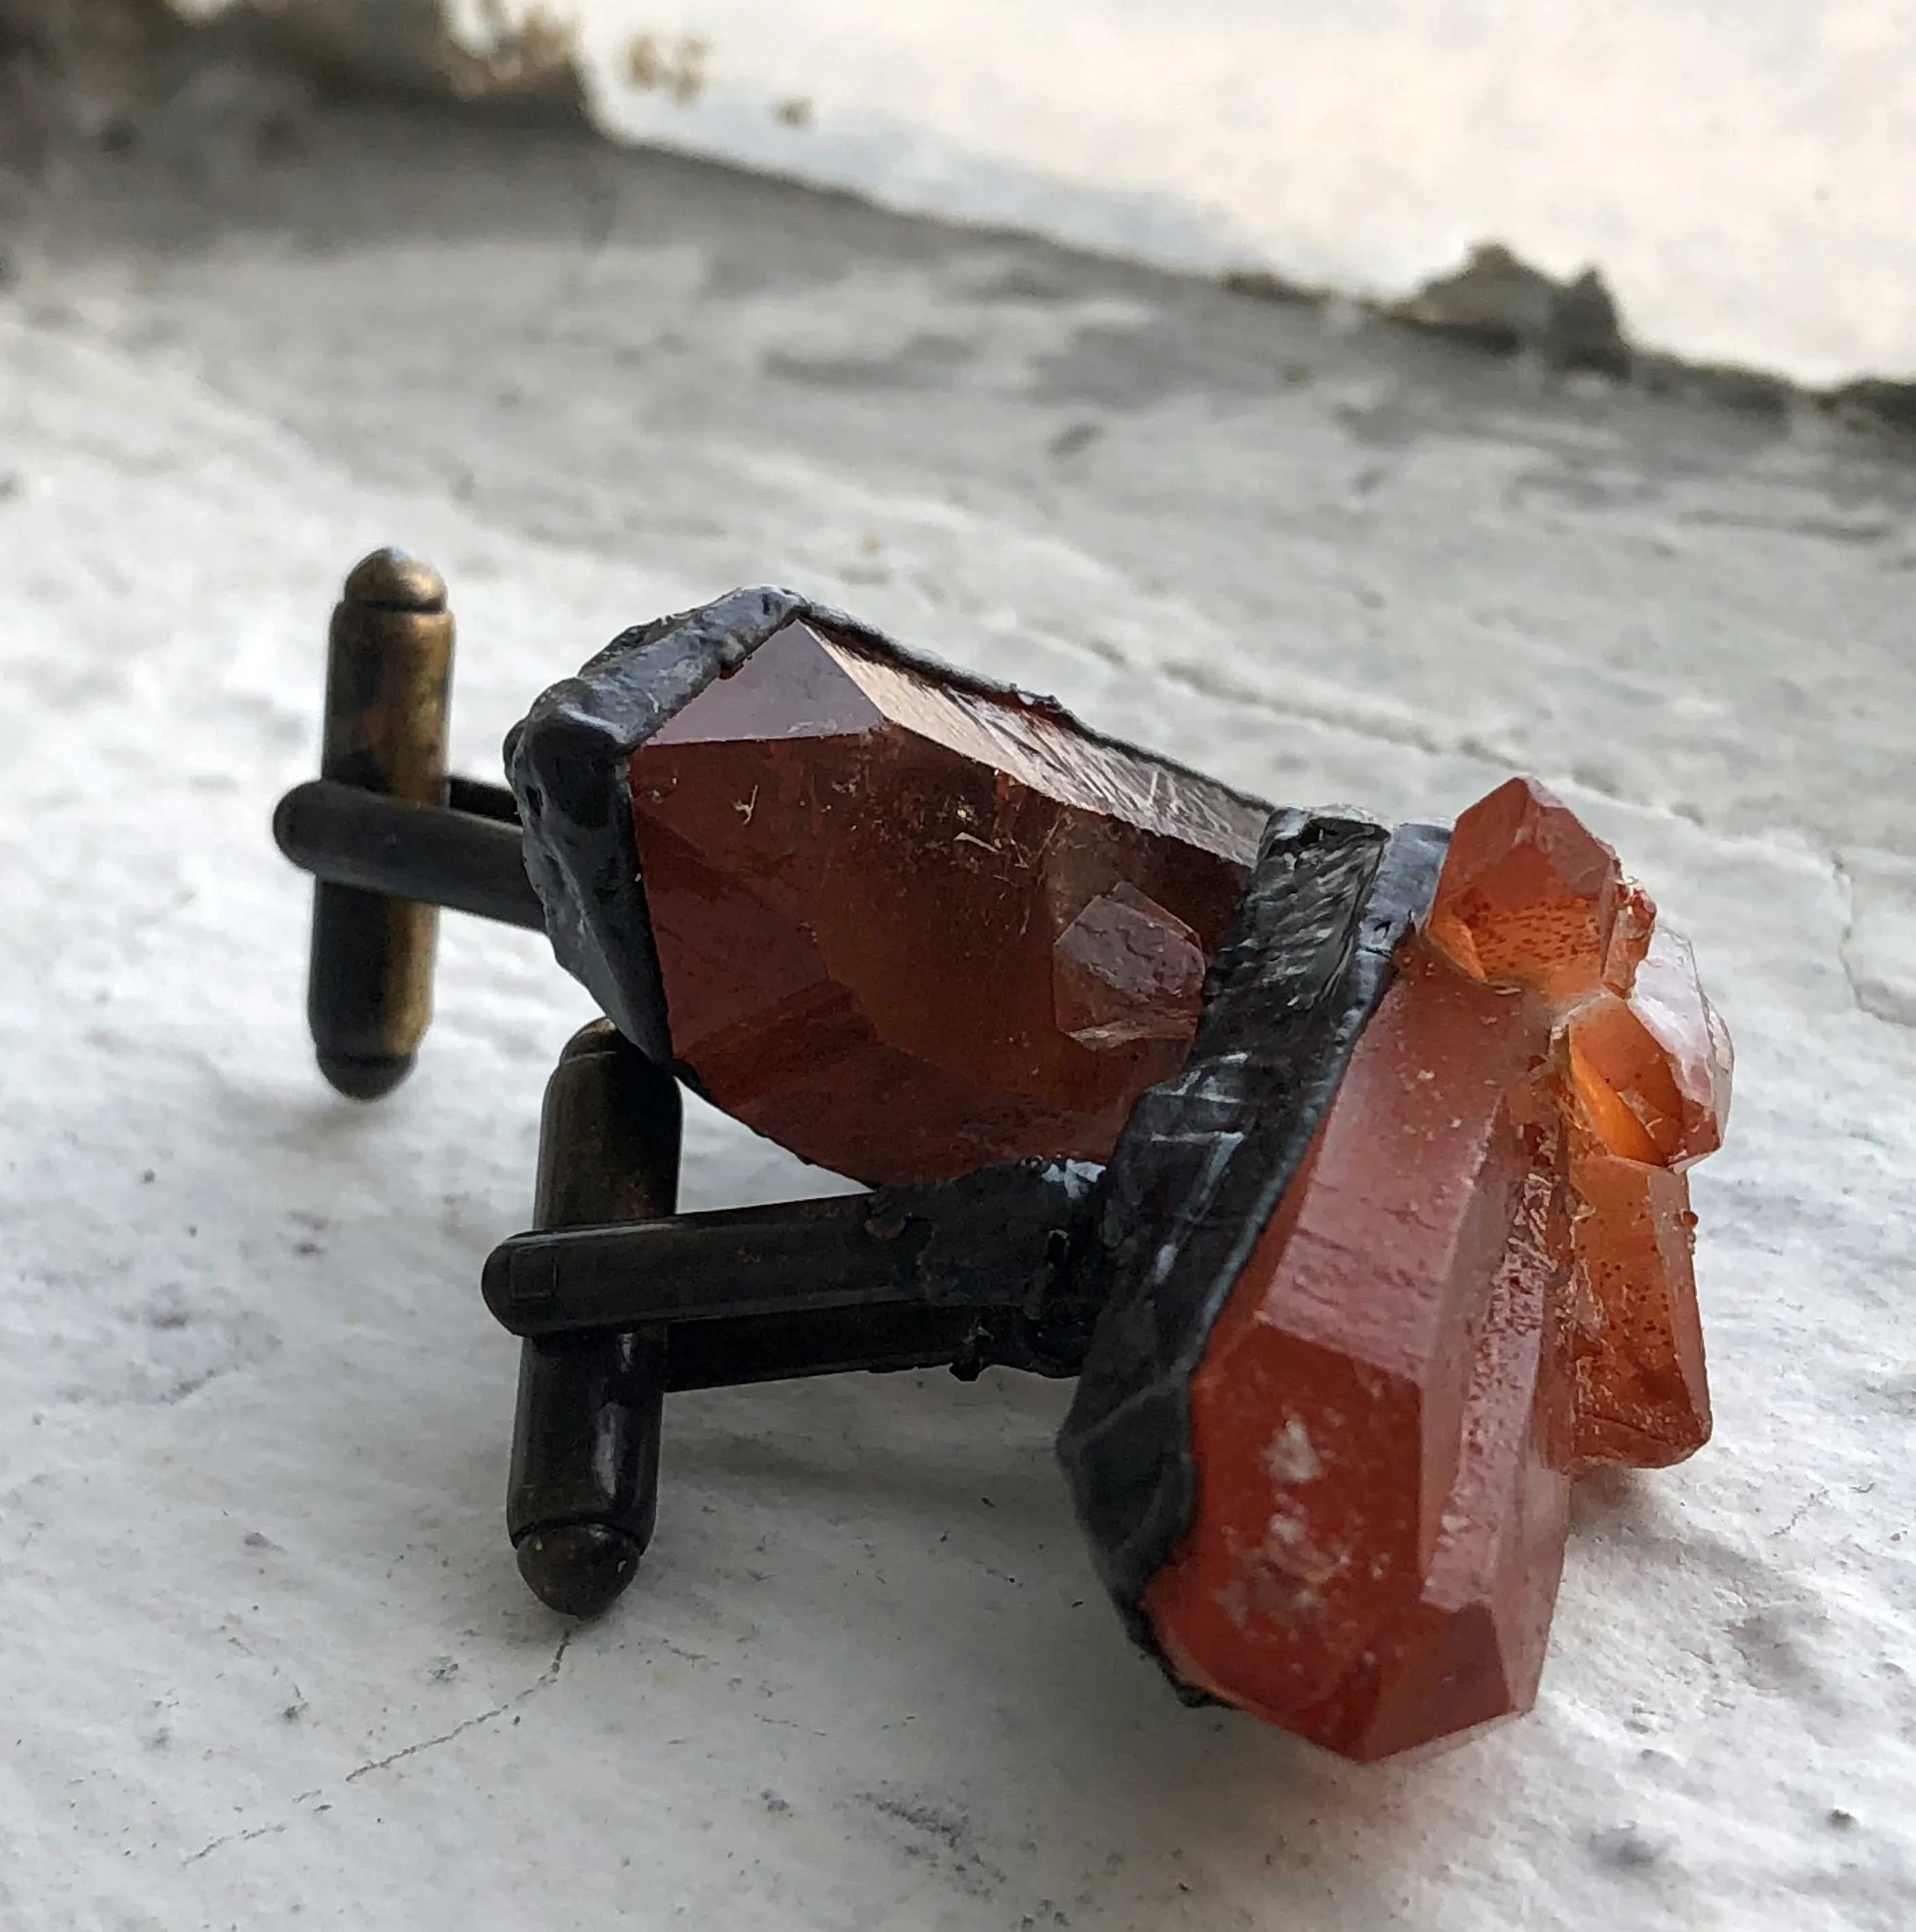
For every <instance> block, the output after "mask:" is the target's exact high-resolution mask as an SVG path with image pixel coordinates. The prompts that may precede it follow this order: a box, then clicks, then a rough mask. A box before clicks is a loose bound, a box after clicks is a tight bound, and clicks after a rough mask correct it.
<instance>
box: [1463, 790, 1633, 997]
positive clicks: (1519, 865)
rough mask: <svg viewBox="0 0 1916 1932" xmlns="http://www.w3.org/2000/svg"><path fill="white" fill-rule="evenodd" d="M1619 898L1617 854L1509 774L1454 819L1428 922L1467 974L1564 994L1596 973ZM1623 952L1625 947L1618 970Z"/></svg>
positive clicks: (1549, 798)
mask: <svg viewBox="0 0 1916 1932" xmlns="http://www.w3.org/2000/svg"><path fill="white" fill-rule="evenodd" d="M1625 897H1626V895H1625V891H1624V886H1623V874H1622V872H1621V871H1620V869H1619V868H1618V866H1617V855H1616V853H1614V852H1613V851H1612V850H1611V848H1610V847H1608V845H1606V844H1605V843H1604V842H1603V841H1602V839H1600V838H1598V837H1597V836H1596V834H1595V833H1594V832H1590V831H1589V830H1588V829H1586V828H1585V826H1584V824H1583V823H1582V822H1581V820H1578V818H1577V817H1575V814H1572V811H1570V809H1569V807H1568V806H1567V805H1564V804H1563V802H1561V801H1560V799H1557V798H1556V797H1555V796H1554V795H1553V794H1552V793H1550V792H1548V791H1546V790H1545V789H1544V787H1542V785H1540V784H1538V783H1537V782H1536V780H1535V779H1534V778H1512V779H1511V780H1510V781H1509V783H1508V784H1502V785H1500V786H1498V787H1497V790H1495V791H1494V792H1492V793H1490V794H1489V795H1488V796H1487V797H1485V798H1482V799H1479V800H1478V802H1476V804H1475V805H1472V806H1471V807H1470V809H1469V810H1468V811H1466V812H1465V813H1464V815H1463V816H1462V817H1461V818H1459V819H1458V821H1457V829H1456V830H1455V832H1453V833H1452V835H1451V841H1450V850H1449V855H1448V856H1447V857H1446V860H1445V862H1444V868H1443V877H1442V879H1441V880H1440V881H1439V883H1438V886H1437V898H1436V901H1435V902H1434V904H1433V905H1432V906H1431V913H1430V919H1429V922H1428V932H1429V935H1430V937H1431V940H1432V941H1433V942H1434V944H1436V945H1437V947H1440V949H1441V950H1443V953H1445V954H1446V956H1448V957H1449V959H1451V961H1452V962H1453V963H1454V964H1455V965H1457V966H1458V968H1461V970H1462V971H1464V972H1466V973H1467V974H1470V976H1471V977H1472V978H1473V979H1477V980H1488V981H1489V982H1491V983H1493V984H1499V985H1510V986H1527V987H1530V988H1531V989H1533V990H1535V991H1536V992H1542V993H1545V994H1547V995H1549V996H1550V997H1551V998H1553V999H1557V1000H1562V999H1565V998H1570V997H1573V996H1574V995H1577V994H1580V993H1584V992H1589V991H1590V989H1592V988H1593V987H1595V986H1597V985H1598V984H1599V983H1600V982H1601V980H1602V977H1603V973H1604V968H1605V959H1606V956H1608V954H1609V953H1610V950H1611V942H1612V940H1613V938H1614V932H1615V926H1616V923H1617V910H1618V907H1619V906H1620V904H1622V903H1623V902H1624V901H1625ZM1630 904H1631V905H1632V910H1633V911H1634V910H1635V901H1634V900H1632V901H1630ZM1644 904H1647V901H1644ZM1627 959H1628V949H1627V946H1626V949H1625V950H1624V951H1623V953H1622V954H1621V956H1620V957H1619V959H1618V960H1617V970H1619V971H1623V970H1624V969H1625V967H1626V962H1627Z"/></svg>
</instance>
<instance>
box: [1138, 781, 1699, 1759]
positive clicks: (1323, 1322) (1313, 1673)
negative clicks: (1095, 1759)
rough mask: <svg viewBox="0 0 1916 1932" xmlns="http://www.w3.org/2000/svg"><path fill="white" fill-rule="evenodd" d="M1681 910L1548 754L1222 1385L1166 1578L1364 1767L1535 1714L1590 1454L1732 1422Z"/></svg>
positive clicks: (1261, 1271) (1475, 818) (1400, 987)
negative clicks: (1692, 1198) (1722, 1369)
mask: <svg viewBox="0 0 1916 1932" xmlns="http://www.w3.org/2000/svg"><path fill="white" fill-rule="evenodd" d="M1655 916H1656V915H1655V909H1654V907H1653V906H1652V905H1651V904H1650V901H1648V899H1647V898H1645V897H1644V895H1643V894H1642V893H1641V891H1640V890H1639V889H1637V888H1636V887H1635V886H1632V885H1631V884H1630V883H1629V882H1627V881H1626V880H1624V879H1623V876H1622V874H1621V872H1620V869H1619V868H1618V866H1617V860H1616V856H1615V854H1614V853H1613V852H1611V850H1610V848H1609V847H1608V846H1607V845H1605V844H1603V843H1602V841H1599V839H1597V838H1596V837H1595V836H1594V835H1592V834H1591V833H1590V832H1589V831H1587V829H1585V828H1584V826H1582V825H1581V824H1580V823H1578V820H1576V819H1575V817H1573V816H1572V814H1571V813H1570V812H1569V811H1568V810H1567V809H1566V808H1565V807H1564V806H1563V805H1562V804H1560V802H1558V801H1557V799H1554V798H1553V797H1552V796H1551V795H1550V794H1549V793H1548V792H1546V791H1545V790H1542V787H1539V786H1538V785H1536V784H1533V783H1532V782H1530V781H1528V780H1525V779H1515V780H1512V781H1511V782H1510V783H1509V784H1506V785H1504V786H1503V787H1500V789H1499V790H1497V791H1495V792H1494V793H1491V795H1490V796H1488V798H1486V799H1483V800H1482V801H1481V802H1479V804H1477V805H1475V806H1473V808H1471V809H1470V811H1467V812H1466V813H1465V814H1464V816H1463V817H1462V818H1461V820H1459V822H1458V826H1457V827H1456V830H1455V834H1454V835H1453V837H1452V841H1451V844H1450V847H1449V853H1448V855H1447V856H1446V861H1445V863H1444V866H1443V872H1442V874H1441V876H1440V880H1439V882H1438V886H1437V894H1436V897H1435V900H1434V903H1433V904H1432V907H1431V912H1430V914H1429V916H1428V920H1427V921H1426V922H1425V926H1424V928H1423V929H1422V931H1421V932H1416V933H1413V935H1411V937H1410V938H1408V939H1407V941H1405V942H1404V944H1403V945H1402V946H1401V948H1400V949H1399V951H1398V956H1397V969H1398V970H1397V974H1396V977H1395V980H1394V982H1393V983H1392V986H1391V988H1390V989H1389V992H1387V993H1386V995H1385V997H1384V999H1383V1003H1382V1004H1381V1005H1380V1007H1379V1008H1378V1010H1377V1013H1376V1014H1375V1015H1374V1017H1373V1018H1372V1019H1371V1022H1370V1024H1369V1025H1368V1027H1367V1028H1365V1031H1364V1032H1363V1034H1362V1036H1361V1037H1360V1039H1359V1042H1358V1044H1357V1047H1356V1052H1355V1053H1354V1055H1353V1058H1352V1060H1351V1062H1350V1066H1349V1067H1348V1069H1347V1072H1346V1073H1345V1075H1344V1080H1343V1082H1342V1084H1341V1087H1340V1088H1339V1089H1338V1094H1337V1097H1336V1099H1335V1101H1334V1102H1333V1103H1332V1106H1331V1109H1330V1110H1329V1113H1328V1115H1326V1118H1325V1119H1324V1121H1323V1124H1322V1125H1321V1127H1320V1129H1319V1130H1318V1133H1317V1136H1316V1138H1315V1139H1314V1142H1313V1144H1312V1146H1311V1151H1310V1153H1309V1154H1308V1157H1306V1161H1305V1166H1304V1167H1303V1169H1302V1171H1301V1172H1299V1175H1298V1176H1297V1178H1296V1180H1295V1181H1293V1184H1291V1186H1290V1188H1289V1189H1288V1190H1287V1193H1286V1194H1285V1196H1284V1200H1283V1202H1282V1204H1281V1207H1280V1208H1279V1209H1278V1212H1277V1214H1275V1217H1273V1219H1272V1222H1271V1223H1270V1225H1269V1226H1268V1227H1267V1228H1266V1229H1265V1231H1264V1232H1263V1235H1262V1236H1261V1237H1260V1239H1259V1241H1258V1242H1257V1245H1256V1247H1255V1248H1254V1251H1253V1252H1252V1253H1251V1256H1250V1257H1249V1259H1248V1262H1246V1263H1245V1266H1244V1267H1243V1268H1242V1271H1241V1272H1240V1274H1239V1276H1238V1278H1237V1280H1236V1283H1235V1284H1234V1286H1233V1288H1232V1289H1231V1291H1230V1295H1229V1298H1228V1300H1227V1302H1226V1304H1225V1305H1224V1308H1223V1310H1222V1311H1221V1313H1220V1314H1219V1316H1218V1319H1217V1321H1216V1322H1215V1325H1214V1326H1213V1328H1212V1331H1211V1334H1210V1336H1209V1341H1208V1343H1207V1345H1206V1349H1205V1352H1204V1355H1203V1360H1202V1361H1201V1363H1200V1366H1199V1367H1198V1369H1197V1372H1196V1373H1195V1375H1194V1377H1193V1379H1192V1382H1191V1435H1192V1441H1191V1451H1192V1454H1193V1456H1194V1460H1195V1462H1196V1464H1197V1469H1198V1471H1199V1507H1198V1509H1197V1516H1196V1520H1195V1522H1194V1524H1193V1526H1192V1527H1191V1530H1190V1531H1189V1532H1188V1535H1186V1536H1185V1539H1184V1540H1183V1541H1182V1543H1181V1544H1179V1546H1178V1547H1177V1548H1176V1550H1175V1551H1174V1552H1173V1555H1172V1557H1171V1559H1170V1561H1169V1562H1167V1563H1166V1564H1165V1565H1164V1567H1163V1568H1161V1570H1160V1571H1158V1574H1157V1575H1156V1577H1155V1578H1154V1579H1153V1580H1152V1582H1151V1583H1150V1585H1149V1586H1148V1588H1147V1589H1146V1593H1145V1597H1144V1603H1143V1608H1144V1610H1145V1613H1146V1618H1147V1620H1148V1622H1149V1626H1150V1628H1151V1631H1152V1636H1153V1637H1154V1639H1155V1642H1156V1643H1157V1645H1158V1647H1159V1649H1160V1650H1161V1652H1162V1654H1163V1655H1164V1657H1165V1658H1166V1660H1167V1662H1168V1663H1169V1664H1170V1667H1171V1668H1172V1670H1173V1672H1174V1673H1175V1674H1176V1676H1178V1677H1179V1679H1182V1681H1183V1682H1185V1683H1186V1684H1188V1685H1191V1686H1194V1687H1195V1688H1197V1689H1200V1690H1202V1691H1206V1692H1209V1693H1210V1694H1212V1695H1215V1696H1216V1697H1220V1698H1221V1699H1223V1700H1225V1701H1227V1702H1228V1703H1233V1704H1236V1705H1238V1706H1242V1707H1243V1708H1245V1709H1249V1710H1251V1711H1254V1712H1257V1714H1259V1715H1261V1716H1263V1717H1265V1718H1269V1719H1271V1720H1272V1721H1275V1722H1276V1723H1278V1724H1281V1725H1282V1726H1284V1727H1285V1728H1287V1729H1288V1730H1293V1731H1295V1732H1297V1733H1300V1734H1302V1736H1306V1737H1308V1738H1311V1739H1314V1740H1315V1741H1316V1742H1318V1743H1320V1744H1322V1745H1326V1746H1328V1747H1329V1748H1332V1749H1333V1750H1335V1751H1340V1752H1342V1753H1344V1754H1347V1755H1348V1756H1350V1757H1358V1758H1376V1757H1385V1756H1388V1755H1390V1754H1393V1753H1396V1752H1399V1751H1407V1750H1410V1749H1412V1748H1416V1747H1419V1746H1423V1745H1430V1744H1431V1743H1433V1742H1435V1741H1437V1740H1439V1739H1450V1738H1454V1737H1456V1736H1460V1735H1461V1734H1462V1733H1465V1732H1467V1731H1468V1730H1472V1729H1473V1728H1475V1727H1477V1726H1478V1725H1480V1724H1484V1723H1486V1722H1488V1721H1491V1720H1492V1719H1494V1718H1499V1717H1502V1716H1504V1715H1508V1714H1509V1713H1511V1712H1516V1711H1520V1710H1522V1709H1527V1707H1528V1706H1529V1705H1530V1703H1531V1702H1532V1700H1533V1698H1534V1697H1535V1694H1536V1685H1537V1679H1538V1674H1539V1670H1541V1667H1542V1660H1543V1652H1544V1646H1545V1638H1546V1635H1547V1633H1548V1625H1549V1621H1550V1613H1551V1606H1552V1604H1553V1602H1554V1598H1555V1595H1556V1589H1557V1578H1558V1575H1559V1573H1560V1568H1561V1565H1562V1560H1563V1544H1564V1539H1565V1535H1566V1526H1567V1508H1568V1496H1569V1483H1570V1479H1571V1478H1572V1475H1573V1474H1574V1473H1575V1471H1576V1470H1577V1469H1578V1468H1579V1467H1581V1466H1588V1465H1590V1464H1593V1463H1631V1464H1635V1465H1637V1466H1659V1465H1662V1464H1666V1463H1674V1462H1677V1461H1678V1460H1681V1459H1682V1458H1683V1457H1685V1456H1687V1455H1689V1454H1690V1453H1691V1452H1692V1451H1694V1450H1695V1449H1696V1448H1698V1447H1699V1446H1700V1445H1701V1444H1702V1442H1704V1440H1705V1439H1706V1438H1707V1436H1708V1434H1709V1432H1710V1412H1709V1403H1708V1396H1707V1389H1706V1387H1705V1383H1704V1366H1703V1349H1702V1340H1701V1332H1700V1330H1699V1328H1698V1320H1697V1312H1696V1300H1695V1282H1694V1279H1693V1277H1692V1272H1691V1250H1692V1233H1691V1231H1692V1227H1693V1226H1694V1220H1693V1217H1692V1216H1691V1214H1690V1213H1689V1200H1688V1190H1687V1185H1686V1181H1685V1180H1684V1178H1683V1169H1685V1168H1686V1166H1688V1165H1689V1163H1691V1162H1692V1161H1693V1160H1697V1159H1698V1158H1700V1157H1701V1156H1702V1155H1703V1154H1707V1153H1708V1152H1709V1151H1710V1150H1711V1149H1712V1148H1714V1147H1716V1145H1717V1144H1718V1143H1719V1140H1720V1139H1721V1136H1722V1124H1723V1117H1724V1113H1725V1109H1726V1108H1727V1106H1728V1098H1729V1080H1730V1070H1731V1055H1730V1047H1729V1042H1728V1036H1727V1035H1726V1034H1725V1032H1724V1031H1723V1028H1722V1025H1721V1022H1719V1020H1718V1019H1717V1018H1716V1015H1715V1013H1713V1011H1712V1010H1711V1009H1710V1005H1709V1003H1708V1001H1707V1000H1706V999H1705V998H1704V995H1703V992H1702V990H1701V987H1700V986H1698V982H1697V979H1696V974H1695V967H1694V964H1693V962H1692V959H1691V957H1690V954H1689V948H1688V947H1686V945H1685V944H1683V941H1680V940H1679V939H1677V938H1675V937H1674V935H1668V934H1665V933H1662V932H1660V931H1659V930H1657V929H1656V926H1655Z"/></svg>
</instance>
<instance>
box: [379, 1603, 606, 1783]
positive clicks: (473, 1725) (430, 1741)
mask: <svg viewBox="0 0 1916 1932" xmlns="http://www.w3.org/2000/svg"><path fill="white" fill-rule="evenodd" d="M571 1643H572V1632H571V1631H566V1634H565V1635H564V1636H563V1637H561V1638H560V1640H559V1647H558V1649H557V1650H555V1651H554V1652H553V1653H552V1661H551V1663H550V1664H548V1665H547V1666H546V1667H545V1669H544V1670H542V1672H540V1673H539V1676H537V1677H536V1678H535V1679H533V1682H531V1683H530V1684H528V1685H527V1686H526V1688H524V1690H523V1691H516V1692H515V1693H514V1694H513V1695H512V1696H511V1697H508V1698H507V1699H506V1701H505V1702H504V1703H503V1704H495V1705H494V1706H493V1707H492V1708H491V1710H489V1711H482V1712H479V1715H477V1716H476V1717H473V1718H467V1719H466V1720H465V1721H464V1723H463V1724H455V1725H454V1726H453V1727H452V1729H451V1730H449V1731H442V1732H441V1733H440V1734H439V1735H438V1736H437V1737H431V1738H422V1739H420V1740H419V1742H418V1743H417V1744H416V1745H404V1746H403V1747H402V1748H401V1749H400V1750H398V1751H389V1752H388V1753H387V1754H386V1756H385V1757H376V1758H373V1759H371V1760H368V1762H367V1763H365V1764H362V1765H359V1766H356V1768H355V1769H353V1770H351V1771H349V1772H347V1774H346V1775H345V1777H344V1779H342V1780H341V1782H342V1783H343V1784H357V1783H358V1782H359V1780H360V1779H361V1778H369V1777H371V1775H372V1774H373V1773H374V1772H376V1771H384V1770H386V1769H387V1768H388V1767H389V1766H392V1765H395V1764H403V1763H405V1761H406V1760H407V1759H408V1758H412V1757H419V1755H420V1754H422V1752H425V1751H437V1749H438V1748H439V1747H440V1745H449V1744H450V1743H451V1742H452V1740H453V1739H455V1738H462V1737H464V1736H465V1735H466V1733H467V1732H468V1731H476V1730H478V1729H479V1727H480V1726H481V1725H482V1724H493V1723H494V1722H496V1721H497V1720H498V1719H499V1718H503V1717H504V1716H505V1715H506V1712H508V1711H513V1710H516V1709H518V1707H519V1706H520V1705H521V1704H523V1703H524V1702H525V1701H526V1700H527V1698H529V1697H537V1696H538V1695H539V1692H540V1691H548V1690H550V1689H551V1688H552V1686H553V1685H555V1684H556V1683H557V1682H558V1681H559V1673H560V1671H561V1670H563V1668H564V1667H565V1663H566V1650H567V1649H568V1648H569V1646H570V1645H571Z"/></svg>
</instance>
